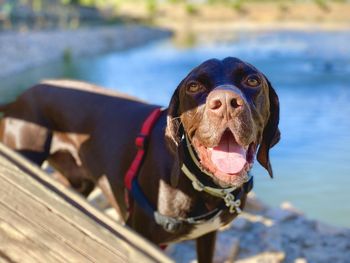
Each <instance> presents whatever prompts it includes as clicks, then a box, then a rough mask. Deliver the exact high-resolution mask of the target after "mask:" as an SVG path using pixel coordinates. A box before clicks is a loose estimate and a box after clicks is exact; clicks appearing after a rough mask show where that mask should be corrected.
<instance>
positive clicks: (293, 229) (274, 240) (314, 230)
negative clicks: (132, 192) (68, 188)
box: [89, 189, 350, 263]
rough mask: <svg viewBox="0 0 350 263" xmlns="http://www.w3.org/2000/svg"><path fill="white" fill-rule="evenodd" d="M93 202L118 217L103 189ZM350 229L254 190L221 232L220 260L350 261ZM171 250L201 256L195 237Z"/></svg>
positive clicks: (181, 258)
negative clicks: (271, 204)
mask: <svg viewBox="0 0 350 263" xmlns="http://www.w3.org/2000/svg"><path fill="white" fill-rule="evenodd" d="M89 202H90V203H91V204H92V205H93V206H95V207H97V208H98V209H100V210H102V211H104V212H105V213H106V214H107V215H109V216H111V217H112V218H114V219H116V220H118V217H117V215H116V213H115V211H114V209H113V208H110V207H109V205H108V204H107V202H106V200H105V199H104V197H103V196H102V195H101V192H100V191H99V190H98V189H96V190H95V191H94V192H93V193H92V194H91V195H90V196H89ZM349 251H350V229H347V228H340V227H334V226H330V225H327V224H325V223H322V222H320V221H317V220H313V219H310V218H308V217H307V216H305V215H304V213H303V212H301V211H299V210H298V209H296V208H295V207H293V205H292V204H290V203H288V202H285V203H282V204H281V206H280V207H269V206H268V205H266V204H264V203H263V202H261V201H260V200H259V199H258V198H257V197H256V196H255V194H254V193H250V194H249V198H248V201H247V204H246V207H245V210H244V212H243V213H242V214H241V215H239V216H238V217H237V218H236V219H235V220H234V221H233V222H232V223H231V224H230V225H229V226H226V227H225V228H223V229H221V230H220V231H219V232H218V236H217V243H216V251H215V260H214V262H215V263H224V262H225V263H228V262H237V263H282V262H284V263H307V262H309V263H329V262H332V263H335V262H336V263H346V262H349ZM165 253H166V254H167V255H168V256H170V257H171V258H173V259H174V260H175V261H176V262H177V263H190V262H191V263H194V262H196V247H195V242H194V241H186V242H182V243H178V244H173V245H170V246H169V247H168V248H167V249H166V250H165Z"/></svg>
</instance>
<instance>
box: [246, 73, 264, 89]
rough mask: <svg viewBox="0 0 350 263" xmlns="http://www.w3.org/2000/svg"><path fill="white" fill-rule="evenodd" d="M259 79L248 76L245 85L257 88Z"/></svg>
mask: <svg viewBox="0 0 350 263" xmlns="http://www.w3.org/2000/svg"><path fill="white" fill-rule="evenodd" d="M260 82H261V81H260V78H259V77H258V76H255V75H253V76H249V77H248V78H247V79H246V80H245V84H246V85H248V86H249V87H253V88H255V87H257V86H259V85H260Z"/></svg>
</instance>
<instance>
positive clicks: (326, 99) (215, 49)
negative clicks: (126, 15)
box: [1, 32, 350, 227]
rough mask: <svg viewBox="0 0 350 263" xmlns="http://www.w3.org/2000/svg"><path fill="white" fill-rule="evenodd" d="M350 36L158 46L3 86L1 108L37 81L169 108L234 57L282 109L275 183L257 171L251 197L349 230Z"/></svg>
mask: <svg viewBox="0 0 350 263" xmlns="http://www.w3.org/2000/svg"><path fill="white" fill-rule="evenodd" d="M348 43H350V34H348V32H328V33H322V32H313V33H311V32H308V33H300V32H299V33H297V32H275V33H265V34H261V33H260V34H253V33H252V34H244V35H242V36H240V35H238V36H237V37H236V38H235V41H234V42H228V43H220V44H213V43H210V44H197V45H195V46H194V47H190V48H185V49H179V48H177V47H176V46H175V45H174V44H173V43H172V42H171V41H168V40H167V41H162V42H158V43H155V44H152V45H148V46H145V47H142V48H138V49H134V50H130V51H126V52H123V53H110V54H106V55H101V56H97V57H92V58H85V59H79V60H76V61H74V62H73V63H72V64H69V65H65V64H63V63H54V64H52V65H49V66H45V67H38V68H36V69H33V70H30V71H28V72H25V73H23V74H20V75H17V76H16V80H14V79H13V78H12V79H11V78H10V79H7V80H5V81H4V82H3V85H2V86H3V87H2V89H1V94H2V100H4V99H5V100H8V99H10V98H13V97H14V96H15V95H16V94H17V93H18V90H23V89H24V88H25V87H27V86H28V83H35V82H37V81H38V80H39V79H41V78H49V77H51V78H52V77H55V78H57V77H65V78H74V79H82V80H85V81H89V82H94V83H97V84H99V85H103V86H106V87H116V89H118V90H121V91H124V92H127V93H129V94H132V95H136V96H138V97H141V98H143V99H145V100H147V101H150V102H152V103H157V104H161V105H167V103H168V101H169V98H170V96H171V94H172V92H173V90H174V89H175V87H176V86H177V84H178V83H179V82H180V81H181V79H182V78H183V77H184V76H185V75H186V74H187V73H188V72H189V70H190V69H192V68H193V67H194V66H196V65H198V64H199V63H201V62H203V61H204V60H206V59H208V58H211V57H217V58H224V57H226V56H236V57H239V58H241V59H243V60H246V61H248V62H250V63H252V64H254V65H255V66H256V67H257V68H259V69H260V70H261V71H263V72H264V73H265V74H266V75H267V76H268V77H269V79H270V80H271V81H272V83H273V85H274V87H275V88H276V90H277V93H278V94H279V97H280V103H281V122H280V129H281V132H282V140H281V142H280V143H279V144H278V145H277V146H276V148H274V149H273V150H272V165H273V168H274V171H275V177H276V178H275V179H274V180H272V181H271V180H269V179H268V175H267V174H266V172H265V171H263V169H262V168H261V167H259V166H258V165H255V168H254V171H253V173H254V174H255V175H256V176H255V177H256V183H255V191H256V192H257V193H258V195H259V196H260V198H262V199H263V200H265V201H266V202H268V203H270V204H274V205H278V204H280V203H281V202H283V201H284V200H289V201H291V202H292V203H293V204H295V205H296V206H297V207H298V208H300V209H301V210H304V211H305V212H306V214H307V215H309V216H310V217H315V218H319V219H322V220H324V221H327V222H330V223H335V224H339V225H343V226H348V227H350V193H349V190H348V189H349V185H350V117H349V116H350V104H349V101H350V45H349V44H348Z"/></svg>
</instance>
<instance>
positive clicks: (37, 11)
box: [0, 0, 350, 29]
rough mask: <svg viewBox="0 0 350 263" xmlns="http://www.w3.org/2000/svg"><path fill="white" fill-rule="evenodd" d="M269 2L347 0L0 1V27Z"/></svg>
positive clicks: (324, 5) (241, 10) (283, 8)
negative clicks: (126, 9)
mask: <svg viewBox="0 0 350 263" xmlns="http://www.w3.org/2000/svg"><path fill="white" fill-rule="evenodd" d="M258 2H260V3H261V2H263V3H265V2H266V3H270V4H271V3H273V4H275V5H276V7H277V8H278V9H279V10H280V12H281V13H282V14H283V13H287V12H289V11H291V10H292V9H293V8H294V7H293V3H303V2H304V3H313V4H314V5H315V6H316V7H317V8H319V9H320V10H322V11H324V12H325V13H327V12H329V11H330V10H331V8H330V5H331V3H332V2H343V3H345V2H347V3H350V0H332V1H331V0H0V29H1V28H10V27H11V26H16V25H18V27H21V26H27V27H29V28H31V27H38V28H51V27H57V26H59V27H61V26H64V27H71V28H72V27H73V28H74V27H78V26H80V25H81V24H82V23H87V24H94V23H110V22H113V23H114V22H120V21H122V20H123V19H124V20H123V21H128V19H135V20H137V19H139V20H140V21H145V19H146V21H148V22H150V21H153V19H154V18H155V17H156V16H157V15H159V14H162V9H161V8H162V7H163V6H164V5H167V6H170V7H171V6H172V5H174V7H175V6H176V8H177V10H179V9H181V8H182V9H183V10H184V13H185V14H187V15H188V16H189V17H190V16H194V17H195V16H196V15H199V14H200V12H201V6H203V5H220V6H227V7H228V8H231V9H232V10H234V11H235V12H237V13H238V14H246V13H247V12H248V11H249V10H248V8H247V5H249V4H250V3H258ZM125 5H129V6H132V5H133V7H132V8H131V10H134V9H142V10H143V11H142V12H145V13H146V17H142V16H140V17H137V15H136V16H135V17H134V18H126V17H125V16H124V14H123V13H122V12H121V11H120V10H121V9H122V8H123V7H124V6H125Z"/></svg>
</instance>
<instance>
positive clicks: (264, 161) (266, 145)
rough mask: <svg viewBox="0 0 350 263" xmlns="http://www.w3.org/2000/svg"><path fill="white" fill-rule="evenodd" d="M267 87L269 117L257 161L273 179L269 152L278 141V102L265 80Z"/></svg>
mask: <svg viewBox="0 0 350 263" xmlns="http://www.w3.org/2000/svg"><path fill="white" fill-rule="evenodd" d="M265 79H266V81H267V83H268V85H269V100H270V117H269V120H268V122H267V124H266V126H265V128H264V131H263V136H262V141H261V143H260V146H259V150H258V154H257V160H258V162H259V163H260V164H261V165H262V166H263V167H264V168H265V169H266V170H267V171H268V172H269V175H270V176H271V178H272V177H273V172H272V167H271V163H270V156H269V150H270V148H272V147H273V146H274V145H275V144H277V143H278V142H279V140H280V137H281V133H280V131H279V129H278V123H279V115H280V108H279V100H278V96H277V94H276V92H275V90H274V89H273V87H272V85H271V83H270V82H269V80H268V79H267V78H265Z"/></svg>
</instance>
